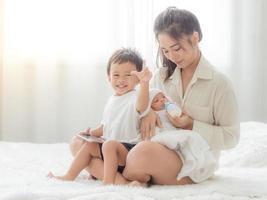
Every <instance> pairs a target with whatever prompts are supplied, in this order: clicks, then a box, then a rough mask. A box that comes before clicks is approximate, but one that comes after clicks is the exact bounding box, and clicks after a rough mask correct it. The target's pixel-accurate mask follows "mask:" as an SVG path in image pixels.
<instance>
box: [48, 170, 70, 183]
mask: <svg viewBox="0 0 267 200" xmlns="http://www.w3.org/2000/svg"><path fill="white" fill-rule="evenodd" d="M46 177H48V178H56V179H59V180H62V181H73V180H74V179H73V178H70V177H68V176H66V175H65V176H55V175H54V174H53V173H52V172H49V173H48V174H47V175H46Z"/></svg>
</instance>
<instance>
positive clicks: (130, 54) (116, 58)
mask: <svg viewBox="0 0 267 200" xmlns="http://www.w3.org/2000/svg"><path fill="white" fill-rule="evenodd" d="M127 62H130V63H132V64H134V65H135V66H136V70H137V71H138V72H140V71H142V67H143V59H142V56H141V55H140V53H139V52H137V51H136V50H134V49H131V48H121V49H118V50H116V51H115V52H114V53H113V54H112V55H111V57H110V58H109V61H108V64H107V73H108V75H109V74H110V67H111V64H115V63H118V64H122V63H127Z"/></svg>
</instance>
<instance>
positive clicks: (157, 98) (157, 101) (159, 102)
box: [149, 89, 168, 111]
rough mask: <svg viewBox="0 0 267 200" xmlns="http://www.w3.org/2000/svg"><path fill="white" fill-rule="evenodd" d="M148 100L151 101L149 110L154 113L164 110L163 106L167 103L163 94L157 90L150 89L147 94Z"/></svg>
mask: <svg viewBox="0 0 267 200" xmlns="http://www.w3.org/2000/svg"><path fill="white" fill-rule="evenodd" d="M149 96H150V97H149V98H150V99H152V100H151V108H152V109H153V110H155V111H160V110H163V109H164V104H165V103H166V102H167V101H168V98H167V97H166V96H165V94H164V93H163V92H162V91H161V90H158V89H152V90H150V93H149Z"/></svg>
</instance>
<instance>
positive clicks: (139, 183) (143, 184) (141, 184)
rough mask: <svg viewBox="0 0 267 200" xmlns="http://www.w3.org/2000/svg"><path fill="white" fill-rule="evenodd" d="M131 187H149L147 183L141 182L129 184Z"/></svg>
mask: <svg viewBox="0 0 267 200" xmlns="http://www.w3.org/2000/svg"><path fill="white" fill-rule="evenodd" d="M129 185H130V186H134V187H148V184H147V183H141V182H139V181H132V182H130V183H129Z"/></svg>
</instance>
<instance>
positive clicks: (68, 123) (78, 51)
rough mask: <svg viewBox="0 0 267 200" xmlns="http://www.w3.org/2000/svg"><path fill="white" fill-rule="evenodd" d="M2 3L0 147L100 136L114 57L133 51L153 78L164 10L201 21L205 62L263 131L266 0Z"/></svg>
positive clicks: (16, 0)
mask: <svg viewBox="0 0 267 200" xmlns="http://www.w3.org/2000/svg"><path fill="white" fill-rule="evenodd" d="M2 1H3V0H2ZM3 2H4V6H3V8H2V6H1V8H2V10H3V11H4V12H3V16H4V18H3V19H2V18H1V19H0V21H1V20H3V22H4V23H3V25H2V27H1V23H0V30H1V34H0V39H1V35H3V36H2V38H3V40H0V41H3V42H2V43H0V49H3V51H2V53H1V51H0V58H1V57H3V58H4V61H3V65H2V67H1V68H0V73H1V78H0V86H1V90H0V92H1V99H0V103H1V104H0V116H1V118H0V120H1V121H0V123H1V124H0V125H1V127H0V131H1V132H0V137H1V139H2V140H7V141H28V142H66V141H68V140H69V139H70V138H71V136H72V135H73V134H75V133H77V132H78V131H80V130H83V129H85V128H87V127H88V126H91V127H95V126H97V125H98V124H99V122H100V120H101V117H102V112H103V108H104V105H105V102H106V100H107V98H108V97H109V96H110V94H111V93H112V91H111V89H110V87H109V85H108V82H107V79H106V62H107V60H108V58H109V56H110V54H111V53H112V52H113V51H114V50H115V49H116V48H119V47H136V48H137V49H138V50H139V51H140V52H141V53H142V55H143V56H144V58H145V59H146V61H147V64H148V66H149V67H150V68H151V69H152V70H153V69H154V68H155V56H156V50H157V44H156V42H155V39H154V35H153V21H154V18H155V17H156V15H157V14H158V13H159V12H161V11H162V10H163V9H165V8H166V7H168V6H177V7H179V8H185V9H188V10H190V11H192V12H193V13H195V14H196V16H197V17H198V19H199V21H200V24H201V26H202V30H203V35H204V37H203V41H202V42H201V49H202V52H203V54H204V55H205V56H206V57H207V58H208V59H209V60H210V61H211V62H212V63H213V64H214V65H215V66H216V67H217V68H218V69H219V70H221V71H222V72H224V73H226V74H227V75H228V76H229V78H230V79H231V80H232V82H233V85H234V87H235V89H236V92H237V97H238V101H239V105H240V112H241V120H242V121H247V120H257V121H264V122H267V114H266V113H267V103H266V102H267V94H266V87H267V81H266V80H265V77H267V70H266V67H267V60H266V57H267V56H266V46H267V38H266V35H267V34H266V30H267V27H266V22H265V21H264V20H265V19H266V17H267V16H266V12H267V8H266V7H267V6H266V1H264V0H235V1H232V0H202V1H199V0H187V1H182V0H165V1H158V0H145V1H144V0H97V1H95V2H92V1H87V0H68V1H64V0H23V1H20V0H6V1H3ZM0 13H1V12H0ZM0 66H1V65H0Z"/></svg>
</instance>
